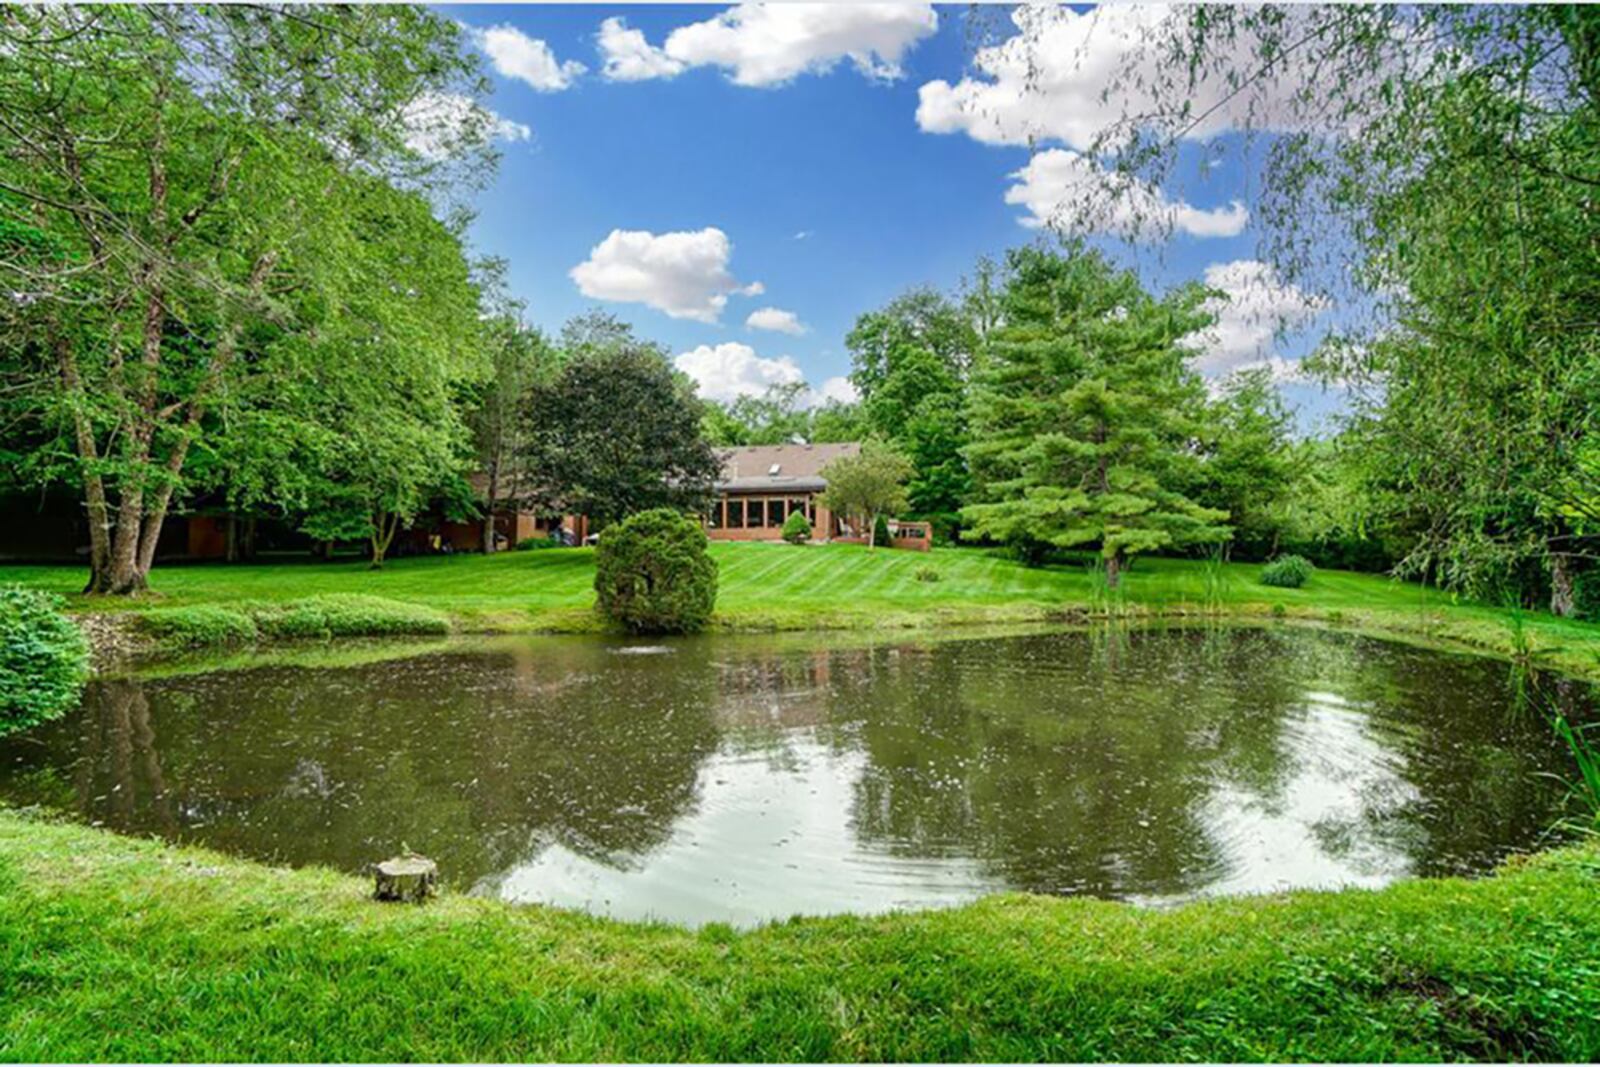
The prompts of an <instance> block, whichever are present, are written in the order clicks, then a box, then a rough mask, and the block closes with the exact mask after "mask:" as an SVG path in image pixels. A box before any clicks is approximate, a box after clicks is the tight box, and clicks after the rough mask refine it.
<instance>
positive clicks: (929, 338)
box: [845, 289, 978, 531]
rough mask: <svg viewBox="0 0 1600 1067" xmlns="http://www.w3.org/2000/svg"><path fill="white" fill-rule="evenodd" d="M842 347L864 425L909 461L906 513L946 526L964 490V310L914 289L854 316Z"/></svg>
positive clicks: (968, 359) (967, 330)
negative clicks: (846, 351) (846, 350)
mask: <svg viewBox="0 0 1600 1067" xmlns="http://www.w3.org/2000/svg"><path fill="white" fill-rule="evenodd" d="M845 344H846V345H847V346H848V347H849V349H850V352H851V366H852V370H851V374H850V380H851V382H852V383H853V384H854V385H855V386H856V389H857V390H858V391H859V392H860V394H861V408H862V412H863V415H864V421H865V423H866V427H867V428H868V430H869V431H870V432H871V433H874V434H877V435H878V436H880V437H882V438H884V439H885V440H887V441H890V442H893V444H894V445H895V446H896V447H897V448H898V449H899V450H900V451H901V452H903V453H904V454H905V455H906V457H907V458H908V459H910V460H911V464H912V468H913V473H912V476H911V479H910V484H909V485H908V487H907V496H908V507H909V509H910V511H911V513H912V514H914V515H916V516H918V517H923V518H929V519H936V520H939V521H940V522H941V524H942V525H943V526H944V527H945V528H946V530H947V531H948V530H951V529H953V528H954V526H955V524H956V515H957V512H958V511H959V509H960V507H961V505H962V504H963V503H964V502H965V500H966V496H967V493H968V491H969V489H970V485H971V481H970V477H969V475H968V472H967V461H966V456H965V454H964V452H963V450H964V449H965V447H966V445H967V442H968V440H969V435H968V430H967V412H966V383H967V374H968V371H969V368H970V367H971V365H972V360H973V355H974V353H975V351H976V350H977V346H978V335H977V332H976V331H975V330H974V328H973V325H972V322H971V320H970V317H969V315H968V313H967V311H966V309H964V308H963V307H962V306H961V305H960V304H958V303H956V302H954V301H952V300H950V299H948V298H946V297H945V296H944V295H942V294H940V293H938V292H936V291H934V290H931V289H914V290H912V291H910V292H908V293H905V294H904V295H902V296H899V297H897V298H896V299H894V300H892V301H891V302H890V303H889V304H888V305H887V306H885V307H883V308H881V309H879V310H876V311H869V312H867V313H866V314H864V315H862V316H861V317H860V318H858V319H857V320H856V323H855V326H854V327H853V328H852V329H851V331H850V333H849V335H848V336H847V337H846V338H845Z"/></svg>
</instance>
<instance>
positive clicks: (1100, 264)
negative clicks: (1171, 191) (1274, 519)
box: [962, 248, 1228, 586]
mask: <svg viewBox="0 0 1600 1067" xmlns="http://www.w3.org/2000/svg"><path fill="white" fill-rule="evenodd" d="M1008 268H1009V275H1010V276H1009V278H1008V279H1007V285H1006V289H1005V293H1004V296H1003V303H1004V309H1005V310H1004V322H1005V325H1004V326H1002V327H1001V328H999V329H998V330H996V331H995V332H994V334H992V335H991V337H990V338H989V343H988V344H987V345H986V347H985V349H984V351H983V354H982V357H981V360H980V364H979V367H978V370H977V373H976V375H975V379H974V385H973V391H972V425H973V443H972V445H971V446H970V449H969V455H970V456H971V459H972V466H973V473H974V475H975V478H976V480H977V490H976V491H977V495H978V501H979V502H978V503H974V504H972V505H969V506H968V507H966V508H964V509H963V511H962V514H963V517H964V518H965V519H966V520H967V522H968V524H969V525H968V527H967V528H966V529H965V530H964V531H963V536H966V537H968V538H970V539H980V538H986V539H990V540H994V541H999V542H1001V543H1003V544H1010V545H1015V546H1017V547H1018V548H1019V549H1021V550H1023V551H1024V552H1026V553H1028V554H1030V555H1037V554H1039V553H1042V552H1043V551H1044V550H1046V549H1048V548H1052V547H1054V548H1073V547H1078V546H1084V545H1096V546H1098V547H1099V549H1100V554H1101V556H1102V557H1103V558H1104V560H1105V566H1106V577H1107V582H1108V584H1110V585H1113V586H1114V585H1116V584H1117V582H1118V579H1119V576H1120V573H1121V570H1122V568H1123V566H1124V564H1125V563H1126V562H1127V560H1128V558H1129V557H1130V556H1132V555H1134V554H1135V553H1139V552H1147V551H1151V550H1154V549H1160V548H1167V547H1179V546H1184V545H1191V544H1198V543H1210V542H1218V541H1222V540H1225V539H1226V537H1227V535H1228V528H1227V527H1226V526H1225V525H1223V523H1224V522H1225V521H1226V519H1227V514H1226V513H1225V512H1222V511H1219V510H1216V509H1213V508H1207V507H1204V506H1202V505H1201V504H1199V503H1197V502H1195V501H1194V500H1192V499H1190V498H1189V497H1188V496H1186V495H1185V494H1184V491H1183V490H1184V488H1186V487H1187V486H1189V485H1192V484H1193V483H1194V478H1195V470H1194V466H1195V463H1196V456H1195V451H1194V448H1193V445H1192V442H1193V440H1194V436H1195V431H1196V423H1195V418H1194V416H1195V413H1196V412H1197V411H1198V409H1199V408H1200V406H1201V404H1202V402H1203V397H1204V389H1203V386H1202V385H1201V383H1200V381H1199V379H1198V378H1197V377H1196V376H1195V375H1194V374H1193V373H1192V372H1191V371H1189V370H1188V369H1187V368H1186V366H1185V362H1184V361H1185V357H1186V355H1187V352H1186V350H1185V349H1184V348H1183V346H1182V345H1181V344H1180V343H1179V342H1180V340H1181V339H1182V338H1184V337H1185V336H1187V335H1188V334H1190V333H1192V332H1193V331H1195V330H1197V329H1199V328H1201V327H1203V326H1204V325H1206V324H1207V322H1208V321H1209V318H1208V316H1207V315H1206V313H1205V312H1204V311H1203V310H1201V303H1202V299H1203V293H1202V292H1200V291H1199V290H1197V289H1193V288H1189V289H1184V290H1180V291H1178V292H1175V293H1173V294H1171V295H1169V296H1167V297H1166V298H1164V299H1161V300H1157V299H1156V298H1154V297H1152V296H1151V295H1150V294H1148V293H1147V292H1145V291H1144V289H1143V288H1142V287H1141V286H1140V285H1139V282H1138V280H1137V279H1136V278H1135V277H1134V276H1133V275H1132V274H1131V273H1130V272H1125V271H1118V270H1116V269H1114V268H1113V267H1112V266H1111V265H1110V264H1108V263H1107V262H1106V261H1105V259H1104V258H1102V257H1101V256H1100V255H1099V254H1097V253H1094V252H1089V251H1085V250H1083V249H1082V248H1073V249H1071V250H1069V252H1068V253H1067V254H1065V255H1058V254H1055V253H1052V252H1047V251H1044V250H1042V249H1038V248H1025V249H1020V250H1018V251H1016V252H1014V253H1012V254H1011V255H1010V256H1009V257H1008Z"/></svg>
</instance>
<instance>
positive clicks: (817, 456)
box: [717, 441, 861, 493]
mask: <svg viewBox="0 0 1600 1067" xmlns="http://www.w3.org/2000/svg"><path fill="white" fill-rule="evenodd" d="M860 451H861V445H860V443H858V442H856V441H844V442H840V443H837V444H827V445H741V446H739V447H737V448H723V449H718V450H717V456H718V458H720V459H721V460H722V478H721V479H720V480H719V481H718V482H717V489H718V491H719V492H725V493H762V492H777V493H782V492H789V491H794V492H819V491H821V490H823V489H826V488H827V487H828V483H827V481H826V480H824V479H823V477H822V468H823V467H826V466H827V465H828V464H829V463H832V462H833V461H834V460H836V459H838V458H839V457H841V456H854V455H857V454H859V453H860Z"/></svg>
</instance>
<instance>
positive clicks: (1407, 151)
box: [1068, 5, 1600, 613]
mask: <svg viewBox="0 0 1600 1067" xmlns="http://www.w3.org/2000/svg"><path fill="white" fill-rule="evenodd" d="M1168 25H1169V32H1168V33H1167V34H1166V35H1165V37H1164V38H1163V39H1161V40H1157V41H1153V42H1151V50H1150V54H1153V55H1158V56H1160V57H1161V58H1162V61H1161V62H1160V63H1159V64H1157V65H1156V74H1155V76H1154V77H1153V78H1152V76H1151V74H1150V67H1149V65H1148V64H1145V63H1143V62H1142V60H1136V61H1134V62H1133V63H1131V64H1130V66H1129V68H1128V69H1127V70H1126V71H1125V72H1124V74H1123V76H1122V77H1121V78H1120V79H1119V80H1118V81H1117V82H1116V83H1115V84H1113V86H1112V88H1111V91H1112V92H1113V93H1115V92H1116V91H1118V89H1119V88H1121V87H1132V86H1135V85H1137V86H1138V88H1139V91H1140V92H1141V94H1142V95H1144V96H1145V97H1146V98H1147V99H1150V100H1152V101H1154V105H1155V106H1154V107H1153V108H1150V109H1144V110H1141V111H1140V113H1139V114H1137V115H1133V114H1130V115H1128V116H1127V117H1126V118H1125V119H1124V120H1123V121H1122V122H1119V123H1114V124H1112V125H1111V126H1110V127H1108V128H1107V129H1106V130H1104V131H1102V133H1101V136H1100V137H1099V138H1098V140H1097V142H1096V144H1095V145H1094V146H1093V151H1094V153H1095V154H1097V155H1099V156H1101V157H1102V158H1104V159H1106V160H1107V161H1108V165H1110V166H1111V167H1112V168H1113V169H1116V170H1118V171H1121V172H1124V173H1138V174H1140V175H1142V176H1143V177H1145V178H1147V179H1158V178H1160V177H1161V176H1163V175H1165V174H1167V173H1170V172H1171V170H1172V167H1173V165H1174V163H1175V162H1176V160H1177V158H1178V154H1179V146H1180V145H1181V144H1182V143H1183V141H1184V140H1185V138H1186V137H1188V136H1189V133H1190V131H1192V130H1193V129H1195V126H1196V123H1198V122H1201V121H1203V120H1205V119H1206V118H1208V117H1210V116H1203V115H1196V114H1194V113H1193V111H1192V109H1191V106H1190V104H1191V101H1192V100H1193V99H1194V97H1195V96H1196V89H1197V87H1199V86H1201V85H1202V84H1205V83H1210V84H1211V85H1213V86H1215V85H1224V86H1226V88H1227V91H1226V93H1225V94H1224V96H1223V100H1224V102H1225V106H1226V109H1227V110H1228V112H1229V114H1230V115H1231V116H1233V118H1232V120H1231V121H1233V122H1234V123H1235V124H1236V125H1238V126H1240V127H1241V128H1243V129H1244V130H1245V131H1246V132H1247V133H1268V134H1271V135H1272V138H1271V141H1270V143H1269V145H1268V147H1267V150H1266V152H1265V153H1264V154H1265V158H1266V167H1265V182H1264V190H1265V191H1264V195H1263V198H1262V201H1261V203H1260V205H1259V208H1258V211H1257V217H1258V218H1259V219H1260V221H1261V222H1262V223H1264V225H1265V239H1264V242H1263V245H1264V247H1263V251H1264V253H1265V255H1266V256H1267V258H1269V259H1270V260H1271V261H1272V262H1273V263H1274V265H1275V266H1276V268H1277V269H1278V271H1279V273H1280V274H1282V275H1283V276H1284V277H1286V278H1289V279H1292V280H1296V281H1298V282H1300V283H1301V284H1303V285H1307V286H1310V287H1313V288H1315V289H1319V290H1321V291H1323V292H1325V293H1328V294H1330V295H1334V296H1340V297H1343V298H1345V299H1346V302H1347V305H1349V306H1352V307H1353V308H1355V309H1365V311H1366V314H1365V315H1364V316H1362V317H1360V318H1357V319H1356V320H1355V321H1354V322H1353V324H1351V325H1349V326H1348V327H1347V328H1346V330H1345V336H1344V337H1340V338H1335V339H1334V340H1333V342H1332V343H1330V344H1329V345H1328V346H1327V347H1326V349H1325V350H1324V352H1323V353H1322V354H1321V356H1320V357H1319V359H1318V360H1317V363H1318V365H1319V366H1320V369H1321V371H1322V372H1323V373H1324V374H1325V375H1326V376H1327V378H1328V379H1329V380H1330V381H1337V382H1339V383H1341V384H1345V385H1348V386H1349V387H1351V388H1352V390H1353V391H1354V396H1355V404H1354V411H1353V417H1352V419H1351V422H1350V425H1349V429H1348V434H1349V439H1350V443H1352V444H1353V445H1355V447H1356V452H1357V453H1358V455H1359V463H1358V464H1357V467H1356V469H1357V470H1358V471H1359V472H1360V473H1361V475H1362V478H1363V485H1364V491H1365V492H1366V493H1367V494H1368V496H1369V498H1370V502H1371V510H1379V509H1381V510H1382V511H1383V512H1384V513H1383V514H1382V515H1381V516H1379V518H1380V520H1381V522H1382V524H1383V525H1384V526H1385V527H1387V528H1388V529H1389V530H1390V531H1392V532H1393V533H1394V534H1395V535H1397V536H1398V537H1399V538H1400V540H1401V543H1400V555H1401V560H1400V565H1399V569H1400V571H1401V572H1402V573H1406V574H1412V575H1419V576H1423V577H1428V578H1432V579H1435V580H1438V581H1441V582H1444V583H1446V584H1448V585H1450V586H1452V587H1455V588H1459V589H1462V590H1465V591H1467V592H1471V593H1475V594H1479V595H1486V596H1494V597H1495V598H1497V599H1498V598H1500V597H1503V596H1506V595H1515V596H1519V597H1521V598H1523V599H1528V598H1530V597H1531V596H1533V595H1535V594H1538V593H1541V592H1547V593H1548V595H1549V603H1550V605H1551V607H1552V608H1553V609H1554V610H1556V611H1558V612H1562V613H1565V612H1568V611H1570V610H1571V607H1572V589H1573V584H1574V573H1575V572H1576V571H1577V570H1579V569H1580V568H1582V567H1585V566H1587V565H1588V564H1589V560H1590V559H1591V558H1593V557H1594V556H1595V555H1596V549H1597V547H1600V543H1597V542H1596V540H1595V528H1594V519H1595V517H1596V506H1595V502H1596V500H1597V499H1600V496H1597V490H1600V481H1597V479H1596V473H1597V470H1600V468H1597V465H1596V463H1595V460H1594V456H1595V454H1596V449H1597V446H1596V445H1595V444H1594V443H1593V442H1594V429H1595V427H1594V425H1593V411H1594V410H1595V405H1594V403H1593V398H1594V397H1595V395H1596V391H1595V390H1596V383H1597V381H1600V320H1597V319H1596V317H1595V316H1594V314H1593V313H1592V309H1593V308H1594V307H1595V306H1597V305H1600V288H1597V286H1600V281H1597V279H1600V269H1597V267H1600V259H1597V257H1600V215H1597V213H1596V211H1595V209H1594V205H1595V196H1596V190H1597V188H1600V185H1597V181H1596V178H1595V175H1596V174H1600V13H1597V12H1596V10H1595V9H1593V8H1586V7H1583V6H1581V5H1571V6H1555V5H1546V6H1540V5H1535V6H1510V5H1485V6H1414V5H1411V6H1398V5H1389V6H1329V5H1324V6H1321V7H1316V6H1312V7H1296V8H1289V7H1283V6H1279V5H1267V6H1262V7H1255V8H1214V7H1207V8H1197V9H1194V10H1193V11H1191V12H1189V13H1187V14H1186V15H1185V16H1184V17H1183V18H1178V19H1173V20H1170V22H1169V24H1168ZM1245 140H1246V141H1248V140H1249V139H1248V138H1246V139H1245ZM1115 199H1116V198H1115V197H1112V198H1109V201H1115ZM1109 201H1108V199H1107V198H1101V202H1100V203H1099V204H1098V205H1096V204H1091V203H1088V202H1087V200H1086V201H1085V202H1084V203H1082V204H1079V205H1077V206H1078V207H1079V208H1082V209H1084V210H1080V211H1074V212H1070V213H1069V214H1070V215H1071V218H1070V219H1069V220H1068V221H1069V224H1072V225H1083V224H1085V223H1087V222H1090V221H1091V219H1090V216H1092V215H1093V214H1094V213H1095V212H1096V211H1097V210H1098V211H1099V212H1101V213H1103V212H1105V211H1107V210H1113V211H1114V210H1121V209H1123V208H1124V207H1126V204H1123V205H1121V206H1119V205H1117V204H1115V203H1112V202H1109Z"/></svg>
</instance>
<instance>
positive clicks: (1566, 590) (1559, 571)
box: [1550, 552, 1574, 618]
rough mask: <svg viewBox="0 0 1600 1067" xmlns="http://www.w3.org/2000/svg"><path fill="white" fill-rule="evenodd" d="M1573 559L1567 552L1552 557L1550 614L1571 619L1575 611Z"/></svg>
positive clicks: (1557, 553) (1552, 554)
mask: <svg viewBox="0 0 1600 1067" xmlns="http://www.w3.org/2000/svg"><path fill="white" fill-rule="evenodd" d="M1570 568H1571V557H1570V556H1568V555H1567V554H1566V553H1565V552H1554V553H1551V555H1550V614H1552V615H1559V616H1561V617H1562V618H1569V617H1571V615H1572V611H1573V607H1574V604H1573V596H1572V571H1571V569H1570Z"/></svg>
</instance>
